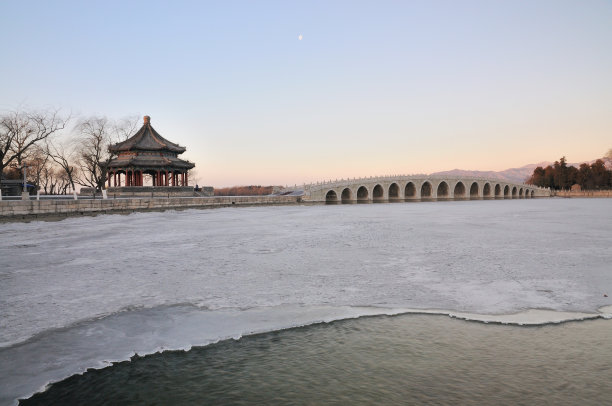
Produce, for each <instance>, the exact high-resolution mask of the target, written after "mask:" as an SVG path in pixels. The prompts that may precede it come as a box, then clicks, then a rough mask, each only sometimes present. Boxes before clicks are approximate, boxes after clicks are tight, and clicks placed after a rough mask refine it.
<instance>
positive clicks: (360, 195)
mask: <svg viewBox="0 0 612 406" xmlns="http://www.w3.org/2000/svg"><path fill="white" fill-rule="evenodd" d="M369 198H370V192H369V191H368V188H367V187H365V186H360V187H359V189H357V201H358V202H366V201H368V200H369Z"/></svg>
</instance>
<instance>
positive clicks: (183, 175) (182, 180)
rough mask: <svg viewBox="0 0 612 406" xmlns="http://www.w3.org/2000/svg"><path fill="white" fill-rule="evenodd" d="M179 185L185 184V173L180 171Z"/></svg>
mask: <svg viewBox="0 0 612 406" xmlns="http://www.w3.org/2000/svg"><path fill="white" fill-rule="evenodd" d="M181 186H185V174H184V173H183V172H181Z"/></svg>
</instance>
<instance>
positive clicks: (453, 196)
mask: <svg viewBox="0 0 612 406" xmlns="http://www.w3.org/2000/svg"><path fill="white" fill-rule="evenodd" d="M303 191H304V200H307V201H313V202H328V203H336V202H337V203H355V202H363V203H369V202H392V201H411V200H470V199H472V200H475V199H521V198H533V197H550V196H551V195H552V193H551V191H550V189H548V188H541V187H538V186H533V185H527V184H519V183H513V182H507V181H504V180H500V179H488V178H481V177H461V176H458V177H439V176H427V175H391V176H375V177H374V176H373V177H367V178H353V179H340V180H334V181H331V180H330V181H322V182H316V183H311V184H305V185H303Z"/></svg>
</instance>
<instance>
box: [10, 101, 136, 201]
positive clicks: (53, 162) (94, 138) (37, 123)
mask: <svg viewBox="0 0 612 406" xmlns="http://www.w3.org/2000/svg"><path fill="white" fill-rule="evenodd" d="M137 126H138V118H137V117H127V118H124V119H121V120H111V119H109V118H107V117H72V116H71V115H62V114H61V113H60V112H59V111H57V110H46V111H28V110H19V111H9V112H4V113H1V114H0V175H2V178H3V179H22V177H23V175H22V174H23V170H24V167H25V169H26V174H27V179H26V180H27V182H28V183H30V184H35V185H37V186H38V188H39V190H40V191H41V193H44V194H66V193H68V192H70V191H74V190H75V188H76V186H77V185H79V186H84V187H91V188H94V189H95V190H100V189H102V188H103V187H104V184H105V182H106V179H107V167H108V163H109V162H110V161H111V159H113V158H114V156H113V155H112V154H111V153H110V152H109V150H108V147H109V146H110V145H111V144H113V143H116V142H119V141H123V140H126V139H127V138H128V137H129V136H130V135H131V134H133V133H134V132H135V130H136V129H137Z"/></svg>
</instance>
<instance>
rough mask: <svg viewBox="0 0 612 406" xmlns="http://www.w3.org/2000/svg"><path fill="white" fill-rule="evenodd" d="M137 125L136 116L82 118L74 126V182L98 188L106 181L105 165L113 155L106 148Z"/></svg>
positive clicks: (128, 134) (106, 167) (122, 137)
mask: <svg viewBox="0 0 612 406" xmlns="http://www.w3.org/2000/svg"><path fill="white" fill-rule="evenodd" d="M137 125H138V121H137V119H135V118H125V119H122V120H119V121H117V122H113V121H111V120H109V119H108V118H106V117H92V118H88V119H85V120H82V121H81V122H80V123H79V124H78V126H77V132H78V133H79V142H78V147H77V155H78V157H77V161H78V167H79V176H77V178H76V179H77V183H79V184H80V185H82V186H86V187H91V188H94V189H95V190H96V191H99V190H101V189H102V188H103V187H104V184H105V183H106V177H107V173H108V164H109V163H110V161H111V159H113V158H114V156H113V155H112V154H111V153H110V151H109V149H108V147H109V146H110V145H111V144H112V143H114V142H117V141H119V140H121V141H123V140H125V139H127V138H128V137H129V136H130V135H132V133H133V132H135V128H136V127H137Z"/></svg>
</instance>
